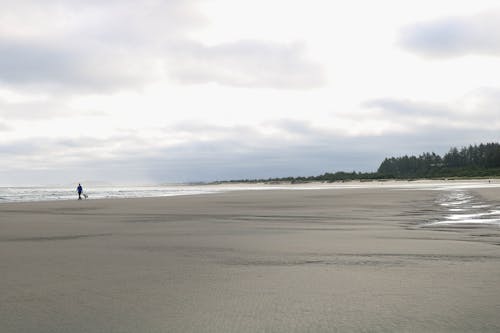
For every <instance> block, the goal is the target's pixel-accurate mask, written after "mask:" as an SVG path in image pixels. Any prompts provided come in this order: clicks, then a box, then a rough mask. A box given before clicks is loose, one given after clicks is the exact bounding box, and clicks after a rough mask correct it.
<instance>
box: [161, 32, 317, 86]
mask: <svg viewBox="0 0 500 333" xmlns="http://www.w3.org/2000/svg"><path fill="white" fill-rule="evenodd" d="M169 57H170V59H169V63H170V66H169V68H170V69H169V73H170V75H171V76H172V77H174V78H175V79H177V80H178V81H180V82H182V83H187V84H193V83H207V82H216V83H219V84H222V85H230V86H238V87H259V88H260V87H262V88H277V89H311V88H317V87H320V86H322V85H324V84H325V81H326V79H325V76H324V73H323V70H322V67H321V66H320V65H319V64H316V63H314V62H312V61H310V60H308V59H307V58H306V56H305V49H304V45H301V44H299V43H292V44H280V43H272V42H264V41H257V40H240V41H237V42H231V43H224V44H218V45H214V46H206V45H203V44H200V43H195V42H191V43H179V44H177V45H172V47H171V48H170V49H169Z"/></svg>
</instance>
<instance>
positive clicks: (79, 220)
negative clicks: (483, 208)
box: [0, 187, 500, 333]
mask: <svg viewBox="0 0 500 333" xmlns="http://www.w3.org/2000/svg"><path fill="white" fill-rule="evenodd" d="M472 191H473V192H474V193H475V195H477V196H481V197H483V198H484V199H485V200H489V201H491V202H493V201H494V200H498V198H500V189H477V190H472ZM439 193H440V191H429V190H412V189H406V190H402V189H389V188H382V187H381V188H373V189H328V190H296V191H287V190H281V191H240V192H229V193H222V194H212V195H200V196H183V197H168V198H154V199H153V198H149V199H119V200H86V201H85V200H84V201H76V200H75V201H59V202H44V203H17V204H2V205H0V331H1V332H38V333H43V332H51V333H54V332H73V333H74V332H498V331H500V316H499V315H498V314H499V313H500V246H499V244H500V228H499V227H491V226H490V227H488V226H478V225H475V226H468V225H463V226H462V227H460V228H458V227H454V228H450V227H447V226H440V227H433V228H432V227H422V226H421V223H422V222H425V221H429V220H432V219H434V218H436V216H437V215H439V214H440V207H438V206H437V204H436V198H437V196H438V195H439Z"/></svg>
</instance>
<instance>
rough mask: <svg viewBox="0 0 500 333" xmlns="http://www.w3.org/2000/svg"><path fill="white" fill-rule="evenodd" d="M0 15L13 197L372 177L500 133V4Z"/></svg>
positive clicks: (423, 2) (62, 3)
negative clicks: (397, 163) (22, 188)
mask: <svg viewBox="0 0 500 333" xmlns="http://www.w3.org/2000/svg"><path fill="white" fill-rule="evenodd" d="M0 5H1V8H2V9H1V11H0V138H1V139H0V158H1V161H2V167H1V168H0V186H2V185H3V186H5V185H38V184H40V185H42V184H66V183H72V182H78V181H88V180H97V181H107V182H111V183H115V184H120V183H136V184H137V183H162V182H182V181H210V180H223V179H235V178H237V179H241V178H261V177H265V178H267V177H277V176H299V175H315V174H321V173H324V172H327V171H328V172H332V171H339V170H346V171H352V170H357V171H374V170H376V169H377V167H378V165H379V164H380V162H381V160H382V159H383V158H384V157H386V156H393V155H394V156H399V155H402V154H418V153H421V152H427V151H434V152H436V153H440V154H442V153H445V152H446V151H447V150H448V149H449V147H450V146H458V147H460V146H462V145H468V144H474V143H480V142H489V141H498V140H500V4H499V2H498V1H497V0H474V1H456V0H432V1H430V0H420V1H411V2H410V1H398V0H379V1H369V0H353V1H336V0H335V1H332V0H311V1H295V0H291V1H290V0H287V1H285V0H253V1H241V0H144V1H135V0H119V1H118V0H107V1H98V0H87V1H82V0H44V1H38V0H0Z"/></svg>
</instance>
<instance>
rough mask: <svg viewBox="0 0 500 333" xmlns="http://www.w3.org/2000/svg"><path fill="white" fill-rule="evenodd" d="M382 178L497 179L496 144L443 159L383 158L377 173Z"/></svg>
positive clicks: (425, 156)
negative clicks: (495, 177)
mask: <svg viewBox="0 0 500 333" xmlns="http://www.w3.org/2000/svg"><path fill="white" fill-rule="evenodd" d="M377 173H379V174H381V175H383V176H384V177H386V178H436V177H483V176H498V175H500V144H498V143H486V144H480V145H470V146H468V147H462V148H461V149H458V148H455V147H454V148H451V149H450V150H449V152H448V153H446V154H445V155H444V156H442V157H441V156H439V155H437V154H435V153H424V154H421V155H419V156H407V155H405V156H402V157H391V158H386V159H385V160H384V161H383V162H382V163H381V164H380V167H379V168H378V170H377Z"/></svg>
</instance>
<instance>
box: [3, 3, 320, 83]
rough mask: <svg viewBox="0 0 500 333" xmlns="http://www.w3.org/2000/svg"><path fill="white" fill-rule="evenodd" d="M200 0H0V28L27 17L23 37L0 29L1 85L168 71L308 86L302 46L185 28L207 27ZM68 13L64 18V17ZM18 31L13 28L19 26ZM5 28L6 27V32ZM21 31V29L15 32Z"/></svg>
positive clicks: (146, 77)
mask: <svg viewBox="0 0 500 333" xmlns="http://www.w3.org/2000/svg"><path fill="white" fill-rule="evenodd" d="M200 1H201V0H187V1H181V0H165V1H147V2H137V1H132V0H125V1H114V0H113V1H106V2H102V1H93V0H92V1H84V2H82V1H65V2H61V1H55V0H49V1H47V2H44V4H43V6H42V5H41V4H40V3H39V2H37V1H31V0H28V1H22V2H12V1H7V2H4V3H3V7H4V8H3V9H5V10H4V11H3V12H2V13H0V20H3V22H4V24H3V27H9V26H11V27H18V26H22V25H24V22H25V21H26V20H27V19H28V20H29V19H30V18H31V19H32V20H33V21H35V22H36V24H37V25H39V27H38V28H39V29H35V28H34V27H32V26H28V27H27V28H26V29H24V30H26V31H29V33H26V34H27V36H22V37H15V35H16V33H17V32H16V30H15V29H13V30H14V31H13V32H12V33H10V34H9V33H7V34H6V33H3V31H2V30H0V54H1V55H2V56H1V57H0V82H1V83H3V84H6V85H9V86H22V88H25V87H26V86H28V87H33V88H35V89H36V88H38V89H44V90H47V89H52V91H59V92H67V91H71V92H73V91H74V92H80V91H83V92H88V91H90V92H109V91H114V90H120V89H140V88H141V87H143V86H144V85H147V84H148V83H149V82H152V81H154V80H156V79H161V78H164V75H165V74H166V73H164V72H162V68H165V67H166V68H167V74H170V76H171V77H172V78H173V79H175V80H177V81H180V82H183V83H206V82H217V83H219V84H223V85H231V86H240V87H264V88H266V87H272V88H283V89H309V88H315V87H318V86H321V85H323V83H324V81H325V78H324V75H323V72H322V68H321V66H320V65H318V64H315V63H313V62H312V61H310V60H308V59H307V57H306V55H305V47H304V46H303V45H301V44H297V43H292V44H280V43H273V42H264V41H257V40H245V41H236V42H230V43H224V44H219V45H213V46H207V45H204V44H202V43H200V42H197V41H192V40H189V39H188V37H187V36H188V33H189V32H190V31H192V30H194V29H196V28H199V27H201V26H203V25H204V24H207V22H206V19H205V18H204V17H202V16H201V14H200V13H199V12H198V11H197V10H196V6H195V4H198V3H199V2H200ZM68 18H71V20H69V19H68ZM24 30H20V31H24ZM7 31H8V30H7ZM19 33H20V34H21V35H22V34H23V33H22V32H19Z"/></svg>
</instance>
